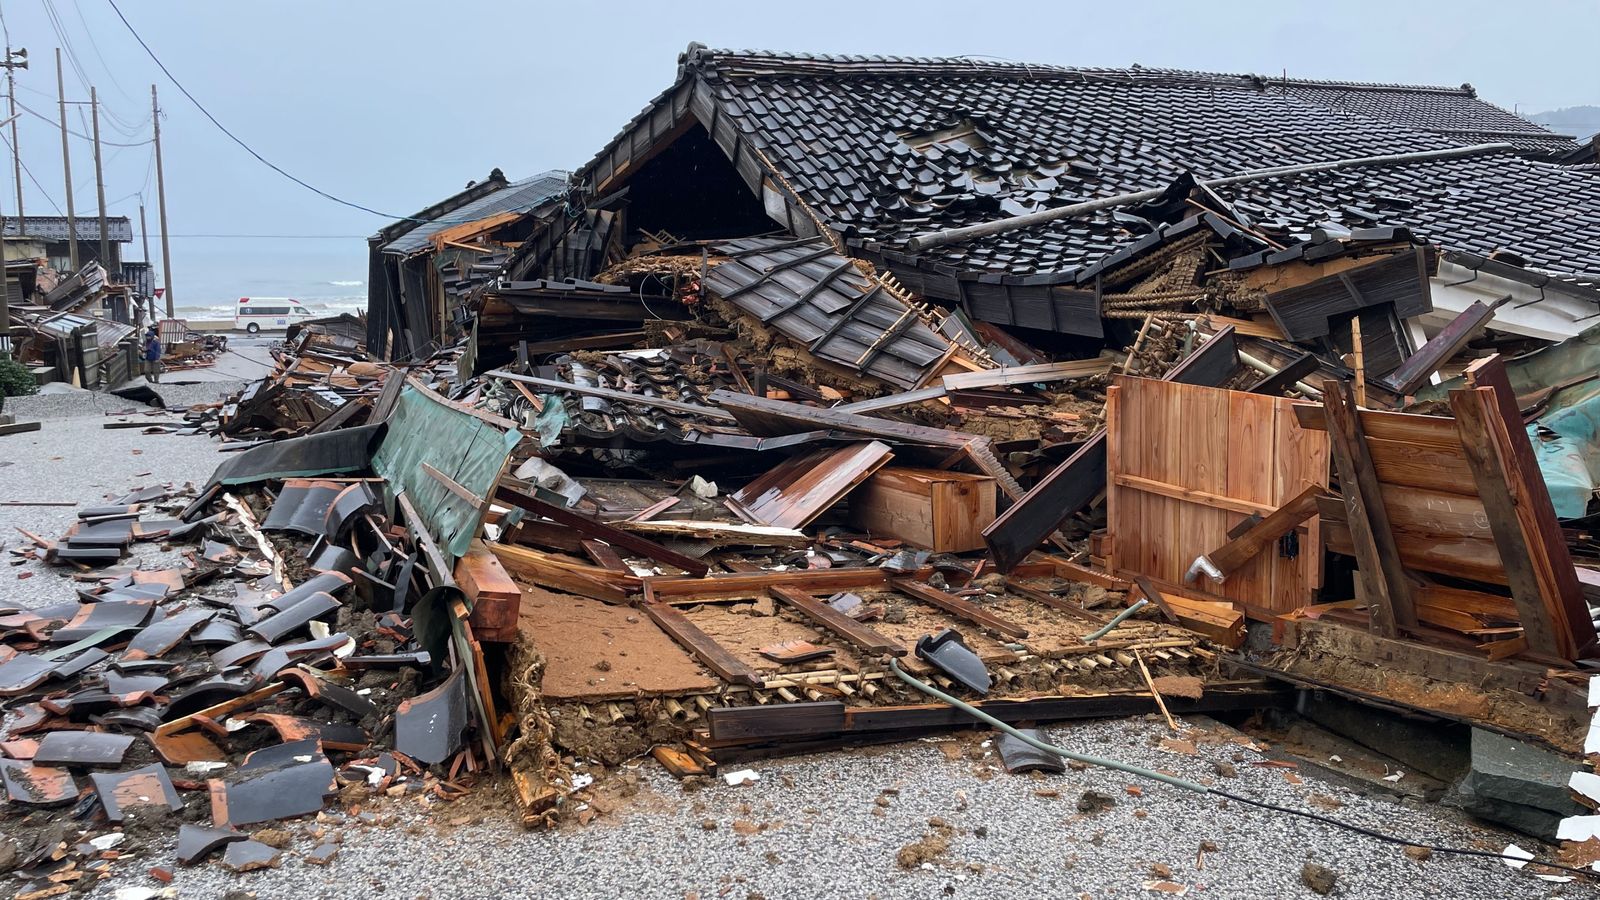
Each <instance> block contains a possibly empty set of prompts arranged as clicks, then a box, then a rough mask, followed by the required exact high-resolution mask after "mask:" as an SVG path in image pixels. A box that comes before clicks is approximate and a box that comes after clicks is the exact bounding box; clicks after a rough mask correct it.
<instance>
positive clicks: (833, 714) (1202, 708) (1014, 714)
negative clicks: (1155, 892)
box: [706, 682, 1293, 748]
mask: <svg viewBox="0 0 1600 900" xmlns="http://www.w3.org/2000/svg"><path fill="white" fill-rule="evenodd" d="M1292 696H1293V693H1292V692H1291V691H1286V690H1283V689H1281V688H1276V687H1270V686H1267V685H1266V683H1265V682H1246V683H1235V684H1232V685H1228V686H1226V687H1220V688H1219V687H1217V686H1211V687H1208V689H1207V690H1206V692H1205V694H1204V695H1203V696H1202V697H1201V698H1200V699H1199V700H1189V699H1186V698H1182V697H1171V698H1168V700H1167V702H1168V704H1169V705H1170V706H1171V708H1172V711H1173V712H1174V713H1176V714H1178V715H1186V714H1195V713H1200V712H1226V711H1229V710H1247V709H1260V708H1263V707H1268V706H1278V705H1281V704H1283V703H1286V702H1287V701H1288V700H1289V699H1290V698H1291V697H1292ZM972 705H973V706H976V707H978V708H979V709H982V710H983V711H984V712H986V713H988V714H989V715H991V716H994V717H995V718H997V719H999V720H1001V721H1003V722H1009V723H1019V722H1050V721H1059V720H1062V719H1075V718H1106V717H1122V716H1132V715H1140V714H1143V713H1146V712H1153V711H1154V710H1155V701H1154V700H1153V699H1152V698H1151V696H1150V693H1149V692H1148V691H1119V692H1115V693H1109V692H1108V693H1104V694H1090V695H1080V696H1073V697H1031V698H1026V699H1001V700H975V701H972ZM706 722H707V725H708V730H709V735H710V740H709V741H707V743H708V744H709V745H710V746H711V747H713V748H718V747H728V746H731V745H734V744H738V743H756V742H763V741H766V740H769V739H774V738H778V739H783V738H795V737H806V736H809V737H822V736H826V735H832V734H839V733H852V734H864V733H874V732H888V733H893V732H905V731H908V730H912V729H921V728H950V727H964V726H970V725H972V724H974V723H973V719H972V717H971V716H969V715H967V714H966V713H964V712H962V711H961V710H958V709H955V708H954V707H951V706H950V705H948V704H945V703H923V704H907V705H902V706H872V707H864V706H856V707H846V706H845V705H844V704H842V703H836V702H831V701H828V702H822V703H790V704H785V705H782V706H722V707H715V708H713V709H710V710H707V711H706Z"/></svg>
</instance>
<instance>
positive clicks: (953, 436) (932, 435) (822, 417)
mask: <svg viewBox="0 0 1600 900" xmlns="http://www.w3.org/2000/svg"><path fill="white" fill-rule="evenodd" d="M708 399H710V400H711V401H712V402H713V403H716V404H718V405H719V406H722V407H724V408H726V409H728V410H730V411H731V412H732V414H733V415H734V416H735V418H736V419H737V421H738V422H739V424H740V425H743V426H744V427H745V429H746V430H748V431H749V432H750V433H751V434H754V435H757V436H758V437H771V436H776V435H783V434H792V433H794V432H795V431H800V430H809V428H808V427H807V426H821V427H823V428H831V429H835V430H838V431H845V432H849V433H850V434H860V435H866V436H867V437H872V438H878V439H881V440H885V441H895V442H901V443H910V444H923V445H926V446H930V447H949V448H951V449H952V450H960V451H962V452H963V453H965V454H966V456H967V458H968V459H970V460H972V464H973V465H975V466H977V467H978V468H979V469H980V470H981V471H982V472H983V473H984V474H985V475H990V476H992V477H993V478H994V479H995V481H996V482H998V483H999V485H1000V488H1001V490H1003V491H1005V492H1006V494H1007V495H1008V496H1011V497H1013V498H1020V497H1022V496H1023V493H1024V492H1023V490H1022V486H1021V485H1019V484H1017V480H1016V479H1015V478H1013V477H1011V473H1010V472H1009V471H1007V469H1006V467H1005V466H1003V465H1001V463H1000V460H999V459H998V458H996V457H995V455H994V449H993V447H994V442H993V441H991V440H990V439H989V438H987V437H984V436H981V435H973V434H965V433H963V432H960V431H952V430H950V429H946V428H930V427H928V426H926V425H910V424H907V423H904V422H891V421H887V420H885V419H874V418H872V417H871V416H860V415H855V414H852V413H848V412H841V411H839V410H837V409H817V408H815V407H810V406H804V405H801V404H799V403H789V402H786V401H783V400H769V399H767V398H766V397H752V396H749V395H747V394H740V393H738V392H736V391H728V390H718V391H713V392H712V393H711V396H710V397H709V398H708Z"/></svg>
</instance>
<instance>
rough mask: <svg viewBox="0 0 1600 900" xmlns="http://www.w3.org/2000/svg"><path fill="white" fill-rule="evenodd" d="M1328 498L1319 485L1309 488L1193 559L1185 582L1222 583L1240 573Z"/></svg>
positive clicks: (1312, 514) (1313, 513)
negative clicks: (1201, 578) (1199, 579)
mask: <svg viewBox="0 0 1600 900" xmlns="http://www.w3.org/2000/svg"><path fill="white" fill-rule="evenodd" d="M1326 496H1328V491H1327V489H1326V488H1324V487H1322V486H1321V485H1315V484H1314V485H1312V486H1310V487H1308V488H1306V489H1305V490H1303V491H1301V492H1300V493H1299V494H1296V495H1295V496H1294V497H1293V498H1291V499H1289V500H1288V501H1286V502H1285V503H1284V504H1283V505H1282V506H1279V507H1278V508H1277V509H1276V510H1274V511H1273V512H1272V513H1271V514H1269V515H1267V516H1265V517H1263V518H1262V519H1261V520H1260V521H1258V522H1256V523H1255V524H1254V525H1251V526H1250V527H1249V528H1247V529H1245V530H1244V532H1243V533H1241V534H1240V535H1239V536H1238V537H1235V538H1234V539H1233V540H1230V541H1229V542H1228V543H1226V544H1223V545H1222V546H1221V547H1218V548H1217V549H1215V550H1212V551H1211V552H1209V553H1207V554H1205V555H1204V556H1202V557H1200V558H1199V559H1196V560H1195V561H1194V565H1192V566H1190V567H1189V573H1188V575H1187V577H1186V578H1185V580H1186V581H1191V582H1192V581H1193V580H1194V578H1195V576H1197V575H1199V574H1201V573H1204V574H1205V575H1207V576H1209V577H1211V578H1212V579H1215V580H1216V581H1222V580H1223V579H1225V578H1227V577H1228V576H1229V575H1231V574H1233V573H1234V572H1236V571H1238V570H1239V567H1241V566H1243V565H1244V564H1245V563H1247V562H1249V561H1250V560H1252V559H1254V558H1255V557H1256V554H1258V553H1260V552H1261V551H1263V550H1265V549H1266V548H1267V547H1268V546H1270V545H1271V544H1273V543H1274V542H1275V541H1277V540H1278V539H1279V538H1281V537H1283V536H1284V535H1286V534H1288V533H1289V532H1291V531H1293V530H1294V529H1295V528H1297V527H1299V525H1300V523H1301V522H1304V521H1305V520H1306V519H1309V518H1311V517H1312V516H1314V515H1316V514H1317V501H1318V499H1320V498H1322V497H1326Z"/></svg>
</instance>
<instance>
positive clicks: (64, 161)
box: [56, 47, 78, 274]
mask: <svg viewBox="0 0 1600 900" xmlns="http://www.w3.org/2000/svg"><path fill="white" fill-rule="evenodd" d="M56 97H57V98H58V99H59V100H60V101H61V168H62V170H63V171H64V172H65V173H66V178H67V250H68V252H69V253H71V254H72V271H73V273H74V274H76V273H77V271H78V216H77V214H76V213H75V212H74V211H73V209H72V152H71V151H70V150H69V149H68V148H67V79H66V77H65V76H63V75H62V74H61V48H60V47H57V48H56Z"/></svg>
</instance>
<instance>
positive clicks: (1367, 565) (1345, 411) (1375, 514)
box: [1323, 382, 1417, 637]
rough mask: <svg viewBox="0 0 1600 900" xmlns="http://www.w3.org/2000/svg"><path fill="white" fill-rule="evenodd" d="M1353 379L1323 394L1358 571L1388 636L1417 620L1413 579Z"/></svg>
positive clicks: (1375, 620)
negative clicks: (1397, 542) (1370, 446)
mask: <svg viewBox="0 0 1600 900" xmlns="http://www.w3.org/2000/svg"><path fill="white" fill-rule="evenodd" d="M1353 394H1354V392H1353V391H1352V389H1351V386H1350V385H1349V384H1348V383H1344V382H1339V383H1337V384H1329V386H1328V390H1327V392H1326V394H1325V395H1324V397H1323V407H1324V409H1326V411H1327V417H1328V437H1329V445H1330V447H1331V448H1332V450H1333V458H1334V459H1335V460H1337V461H1338V464H1339V490H1340V491H1341V492H1342V493H1343V494H1344V503H1345V513H1346V517H1347V518H1348V519H1349V527H1350V537H1351V541H1352V543H1354V544H1355V551H1356V565H1357V572H1356V575H1357V577H1358V578H1359V579H1360V581H1361V587H1362V590H1363V591H1364V594H1365V597H1366V599H1367V601H1368V602H1370V603H1371V604H1372V623H1373V626H1374V627H1375V628H1376V629H1377V631H1378V632H1379V633H1381V634H1382V635H1383V636H1384V637H1394V636H1396V635H1397V634H1398V633H1399V629H1400V628H1401V627H1407V626H1414V625H1416V624H1417V614H1416V608H1415V606H1414V605H1413V604H1412V600H1411V582H1410V581H1409V580H1407V578H1406V573H1405V569H1404V567H1402V566H1401V565H1400V551H1399V548H1397V547H1396V546H1395V540H1394V531H1393V529H1391V528H1390V526H1389V513H1388V511H1387V510H1386V509H1385V508H1384V505H1383V496H1382V494H1380V493H1379V489H1378V473H1377V472H1376V471H1375V470H1374V469H1373V467H1372V457H1371V455H1370V454H1369V453H1368V452H1367V440H1366V434H1365V433H1364V432H1363V430H1362V428H1361V417H1360V413H1359V412H1358V411H1357V409H1356V406H1355V397H1354V396H1353Z"/></svg>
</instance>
